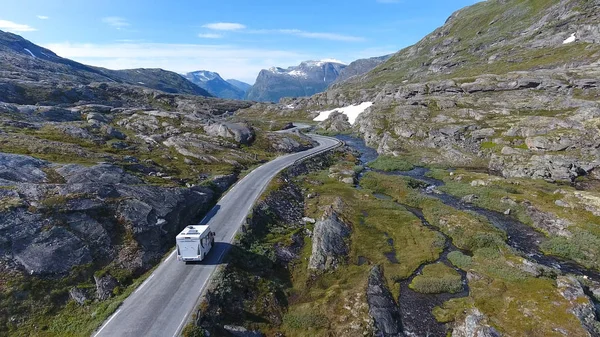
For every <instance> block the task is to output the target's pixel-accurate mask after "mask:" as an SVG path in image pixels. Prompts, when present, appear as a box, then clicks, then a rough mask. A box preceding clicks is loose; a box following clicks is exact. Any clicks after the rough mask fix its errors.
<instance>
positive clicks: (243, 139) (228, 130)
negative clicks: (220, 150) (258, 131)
mask: <svg viewBox="0 0 600 337" xmlns="http://www.w3.org/2000/svg"><path fill="white" fill-rule="evenodd" d="M204 132H206V134H208V135H209V136H213V137H223V138H232V139H235V141H236V142H238V143H241V144H250V143H252V141H253V140H254V130H252V128H250V127H249V126H247V125H243V124H238V123H214V124H209V125H206V126H205V127H204Z"/></svg>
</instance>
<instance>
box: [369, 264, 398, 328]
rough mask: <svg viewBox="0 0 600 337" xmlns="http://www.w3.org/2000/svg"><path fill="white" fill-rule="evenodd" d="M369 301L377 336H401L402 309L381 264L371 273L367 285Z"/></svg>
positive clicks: (370, 313)
mask: <svg viewBox="0 0 600 337" xmlns="http://www.w3.org/2000/svg"><path fill="white" fill-rule="evenodd" d="M367 302H368V303H369V315H371V317H372V318H373V320H374V321H375V328H376V331H375V334H374V335H375V336H377V337H401V336H404V335H403V333H402V322H401V315H400V309H399V308H398V305H397V304H396V302H395V301H394V298H393V297H392V293H391V292H390V290H389V289H388V288H387V286H386V282H385V279H384V277H383V272H382V270H381V267H380V266H375V267H373V268H372V269H371V273H370V274H369V283H368V285H367Z"/></svg>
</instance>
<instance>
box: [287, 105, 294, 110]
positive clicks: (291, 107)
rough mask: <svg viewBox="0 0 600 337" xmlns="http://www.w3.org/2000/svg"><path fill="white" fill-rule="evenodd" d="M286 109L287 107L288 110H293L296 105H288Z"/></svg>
mask: <svg viewBox="0 0 600 337" xmlns="http://www.w3.org/2000/svg"><path fill="white" fill-rule="evenodd" d="M285 107H286V108H288V109H293V108H294V105H293V104H288V105H286V106H285Z"/></svg>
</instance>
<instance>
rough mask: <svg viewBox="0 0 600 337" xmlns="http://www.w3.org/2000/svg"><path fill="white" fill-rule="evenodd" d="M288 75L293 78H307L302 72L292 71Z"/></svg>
mask: <svg viewBox="0 0 600 337" xmlns="http://www.w3.org/2000/svg"><path fill="white" fill-rule="evenodd" d="M288 75H290V76H294V77H308V74H307V73H305V72H303V71H302V70H292V71H290V72H289V73H288Z"/></svg>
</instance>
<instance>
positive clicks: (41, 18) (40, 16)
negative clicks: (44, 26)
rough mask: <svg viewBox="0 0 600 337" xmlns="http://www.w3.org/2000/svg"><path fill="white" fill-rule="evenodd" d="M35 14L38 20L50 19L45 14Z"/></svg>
mask: <svg viewBox="0 0 600 337" xmlns="http://www.w3.org/2000/svg"><path fill="white" fill-rule="evenodd" d="M36 16H37V18H38V19H40V20H48V19H50V17H49V16H45V15H36Z"/></svg>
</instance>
